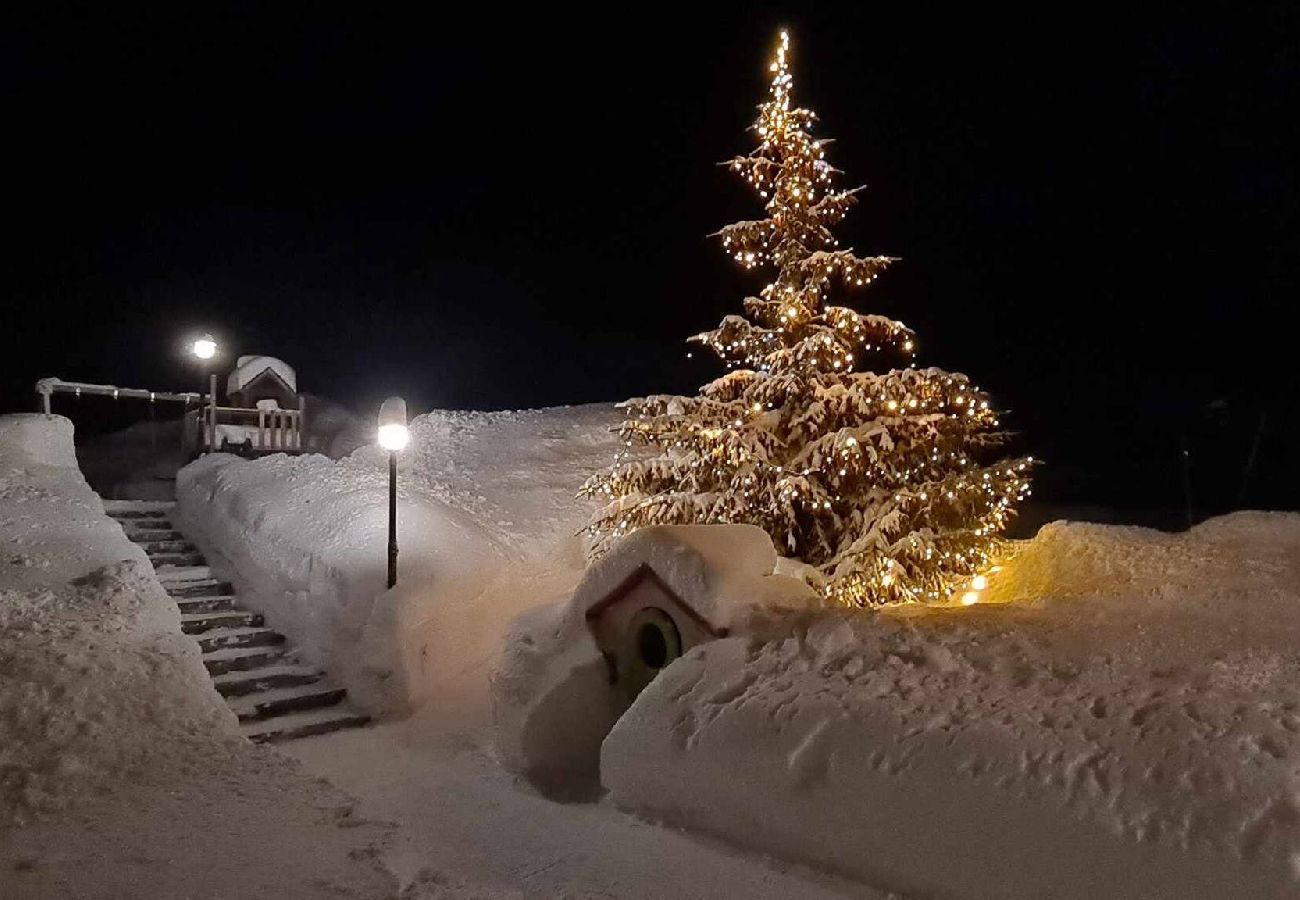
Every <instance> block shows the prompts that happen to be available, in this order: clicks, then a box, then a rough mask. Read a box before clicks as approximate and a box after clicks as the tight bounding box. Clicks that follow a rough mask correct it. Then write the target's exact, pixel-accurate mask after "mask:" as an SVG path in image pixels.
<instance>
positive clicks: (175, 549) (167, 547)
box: [131, 531, 198, 558]
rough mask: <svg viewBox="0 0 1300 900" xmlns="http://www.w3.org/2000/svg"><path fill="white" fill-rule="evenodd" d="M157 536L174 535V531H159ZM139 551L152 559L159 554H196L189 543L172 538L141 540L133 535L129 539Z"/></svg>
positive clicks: (193, 547)
mask: <svg viewBox="0 0 1300 900" xmlns="http://www.w3.org/2000/svg"><path fill="white" fill-rule="evenodd" d="M157 533H158V534H175V533H176V532H174V531H161V532H157ZM131 539H132V540H133V541H134V542H135V543H136V544H139V545H140V549H141V550H143V551H144V552H145V553H147V554H148V555H149V557H150V558H153V556H154V555H155V554H159V553H198V548H196V547H195V546H194V545H193V544H191V543H190V542H189V541H183V540H178V539H173V538H160V539H158V540H141V539H140V536H139V535H133V536H132V538H131Z"/></svg>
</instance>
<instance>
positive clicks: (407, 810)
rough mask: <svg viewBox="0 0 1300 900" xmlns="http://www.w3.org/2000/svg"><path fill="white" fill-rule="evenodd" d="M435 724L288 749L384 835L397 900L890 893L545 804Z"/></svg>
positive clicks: (612, 816)
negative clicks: (386, 827) (353, 800)
mask: <svg viewBox="0 0 1300 900" xmlns="http://www.w3.org/2000/svg"><path fill="white" fill-rule="evenodd" d="M436 716H437V713H436V711H434V712H432V713H431V715H430V716H424V717H421V718H419V719H416V720H413V721H409V722H399V723H394V724H390V725H384V726H380V727H376V728H369V729H365V730H362V731H354V732H348V733H339V734H334V735H326V736H323V737H318V738H308V739H306V740H302V741H296V742H294V743H292V744H289V745H286V746H285V747H284V748H283V749H284V750H285V751H286V752H288V753H290V754H291V755H293V756H294V757H296V758H297V759H299V760H300V761H301V762H302V763H303V764H304V766H305V768H306V769H307V770H308V771H309V772H312V773H314V774H316V775H319V776H321V777H323V778H328V779H329V780H330V781H331V782H333V783H334V784H336V785H337V786H339V787H340V788H342V789H344V790H345V791H347V792H348V793H349V794H351V795H353V796H355V797H357V798H359V802H358V807H357V814H358V815H359V816H361V817H362V818H364V819H369V820H382V821H384V822H386V823H389V824H391V826H392V827H393V832H392V834H391V836H390V838H389V840H388V841H387V842H386V849H385V850H384V851H383V853H382V855H381V860H382V862H383V864H384V867H385V868H386V869H388V870H389V871H390V872H392V873H393V874H394V875H395V876H396V877H397V879H398V882H399V884H400V885H401V886H402V887H403V889H405V890H406V891H407V892H408V893H404V894H403V895H402V896H403V898H404V900H428V898H435V897H436V898H443V897H456V896H471V897H538V898H542V897H546V898H551V897H557V898H558V897H565V898H579V897H581V898H591V897H619V898H667V897H671V898H681V900H685V898H696V897H698V898H709V900H716V898H720V897H744V898H749V900H763V898H773V900H776V898H782V900H787V898H807V900H819V898H831V897H862V898H870V900H881V898H885V897H890V896H893V895H890V894H885V893H880V892H877V891H873V890H871V889H869V888H867V887H865V886H862V885H859V884H856V883H851V882H846V881H838V880H834V879H830V878H827V877H825V876H823V875H820V874H817V873H814V872H812V871H811V870H808V869H804V868H801V867H799V866H794V865H789V864H786V863H783V862H780V861H777V860H771V859H765V858H763V857H759V856H756V855H753V854H748V853H743V852H741V851H738V850H735V849H732V848H731V847H729V846H727V845H725V844H722V843H720V842H716V841H712V840H709V839H707V838H702V837H700V836H698V835H691V834H687V833H685V832H680V831H674V830H671V829H667V828H661V827H659V826H656V825H652V824H648V823H646V822H643V821H640V820H638V819H636V818H634V817H632V816H628V815H626V814H624V813H620V812H619V811H618V810H616V809H614V808H613V807H612V806H610V805H608V804H607V803H598V804H597V803H591V804H585V803H578V804H562V803H556V802H554V801H552V800H548V799H545V798H543V797H541V796H539V795H537V794H536V793H535V792H533V791H532V790H530V789H529V788H527V787H525V786H524V785H522V784H520V783H519V782H518V780H517V779H516V778H514V777H513V776H511V775H510V773H508V772H506V771H505V770H503V769H502V768H501V767H500V766H499V765H497V763H495V762H494V761H493V760H492V759H490V758H489V757H488V755H487V754H486V753H485V752H484V751H483V750H482V749H481V748H480V747H478V746H477V745H476V743H475V742H474V741H472V740H470V739H469V738H468V737H466V736H463V735H457V734H455V733H449V732H448V731H446V730H445V729H443V728H441V727H439V726H438V725H437V724H436V722H435V719H436Z"/></svg>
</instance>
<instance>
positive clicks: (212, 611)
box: [104, 500, 369, 741]
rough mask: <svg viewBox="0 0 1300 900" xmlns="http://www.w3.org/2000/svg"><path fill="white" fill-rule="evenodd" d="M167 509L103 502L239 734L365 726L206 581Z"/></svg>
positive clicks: (278, 637) (279, 638)
mask: <svg viewBox="0 0 1300 900" xmlns="http://www.w3.org/2000/svg"><path fill="white" fill-rule="evenodd" d="M173 505H174V504H172V503H170V502H158V501H146V500H106V501H104V509H105V510H106V511H107V512H108V514H109V515H110V516H112V517H113V518H114V519H116V520H117V522H118V523H119V524H120V525H121V526H122V530H123V531H125V532H126V536H127V537H128V538H130V539H131V540H132V541H134V542H135V543H137V544H139V545H140V546H141V547H143V548H144V551H145V553H146V554H148V556H149V559H150V561H151V562H152V563H153V565H154V570H155V572H157V574H158V580H159V581H160V582H162V585H163V587H164V588H165V589H166V590H167V593H168V594H169V595H170V596H171V597H172V598H173V599H174V600H175V601H176V603H177V605H178V606H179V607H180V611H181V630H183V631H184V632H185V633H186V634H189V635H193V637H194V639H195V640H196V641H198V644H199V648H200V650H202V652H203V664H204V666H206V667H207V670H208V674H210V675H211V676H212V682H213V684H214V685H215V686H216V688H217V691H218V692H219V693H220V694H221V695H222V696H223V697H225V698H226V703H227V704H229V705H230V708H231V709H233V710H234V711H235V714H236V715H237V716H239V724H240V727H241V728H242V729H243V731H244V734H246V735H247V736H248V737H249V738H250V739H251V740H254V741H277V740H287V739H289V738H298V737H306V736H307V735H312V734H324V733H326V732H329V731H337V730H338V729H340V728H353V727H356V726H359V725H364V724H366V722H368V721H369V717H368V716H366V715H364V714H362V713H359V712H357V711H356V710H354V709H352V708H351V707H349V706H348V705H347V704H346V703H345V702H344V698H345V697H346V694H347V692H346V691H345V690H344V689H343V688H339V687H335V686H334V685H332V684H330V683H329V682H328V681H327V680H325V675H324V673H323V672H320V671H318V670H316V669H314V668H311V667H308V666H303V665H301V664H299V663H298V662H297V661H296V659H295V658H294V656H293V653H292V651H291V650H290V649H289V648H288V646H287V645H286V642H285V637H284V635H283V634H280V633H279V632H278V631H274V630H272V629H270V628H267V627H265V624H264V621H263V618H262V615H261V613H257V612H251V611H249V610H246V609H243V608H241V607H240V605H239V599H238V598H237V597H236V596H235V593H234V590H233V589H232V588H231V586H230V585H229V584H228V583H226V582H224V581H218V580H217V579H215V578H213V577H212V571H211V569H209V568H208V566H207V564H206V560H204V558H203V555H202V554H201V553H199V551H198V549H197V548H196V547H195V546H194V545H193V544H191V543H190V542H189V541H187V540H186V539H185V537H184V535H182V534H181V533H180V532H179V531H177V530H176V529H175V527H174V526H173V525H172V523H171V521H170V519H169V515H170V512H171V509H172V507H173Z"/></svg>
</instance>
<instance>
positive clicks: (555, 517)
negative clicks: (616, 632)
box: [177, 406, 617, 716]
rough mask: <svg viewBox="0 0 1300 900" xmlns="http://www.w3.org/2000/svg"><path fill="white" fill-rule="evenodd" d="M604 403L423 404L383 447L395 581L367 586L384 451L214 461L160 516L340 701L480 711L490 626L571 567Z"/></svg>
mask: <svg viewBox="0 0 1300 900" xmlns="http://www.w3.org/2000/svg"><path fill="white" fill-rule="evenodd" d="M616 421H617V418H616V414H615V411H614V410H613V409H612V407H608V406H593V407H579V408H573V409H567V408H566V409H554V410H529V411H522V412H503V413H461V412H446V411H438V412H433V413H430V414H428V415H426V416H419V417H417V418H416V419H415V420H414V421H413V422H412V423H411V444H410V447H409V448H408V449H407V450H406V451H404V452H403V453H402V454H401V455H400V456H399V473H398V542H399V545H400V554H399V562H398V568H399V581H398V586H397V588H396V589H394V590H392V591H388V590H386V589H385V586H384V585H385V573H386V566H387V528H388V519H387V516H388V495H387V491H388V468H387V465H388V464H387V457H386V455H385V454H384V453H383V452H382V451H380V450H378V449H377V448H375V447H373V446H366V447H362V448H360V449H358V450H357V451H355V452H354V453H352V454H351V455H350V456H348V457H347V458H345V459H342V460H339V461H331V460H329V459H326V458H325V457H322V456H316V455H308V456H299V457H289V456H284V455H277V456H270V457H266V458H263V459H259V460H244V459H239V458H236V457H231V456H226V455H220V454H219V455H213V456H208V457H206V458H203V459H200V460H198V461H196V462H195V463H193V464H192V465H190V466H188V467H186V468H185V469H183V470H182V471H181V472H180V474H179V476H178V478H177V500H178V518H179V519H180V521H181V523H182V525H183V527H184V528H185V529H186V531H187V533H188V534H190V535H191V536H192V537H193V538H195V539H196V540H197V541H198V542H199V544H200V545H201V546H203V547H204V549H205V550H206V551H208V553H209V559H210V560H211V561H213V563H214V565H216V566H217V567H218V570H219V571H221V570H222V569H224V571H225V572H226V574H228V575H230V576H232V577H233V578H234V580H235V581H236V583H237V586H238V588H239V590H240V593H241V595H242V596H244V597H245V599H246V601H247V603H248V605H249V606H250V607H251V608H255V609H258V610H260V611H263V612H265V613H266V614H267V618H268V621H269V623H270V624H271V625H272V626H273V627H275V628H277V629H279V630H281V631H283V632H285V633H286V634H288V635H289V636H290V638H291V640H292V641H293V642H294V643H295V645H297V646H298V647H299V648H300V649H301V650H302V652H303V654H304V656H305V658H307V659H308V660H309V661H311V662H314V663H316V664H318V665H321V666H324V667H325V668H327V669H328V670H329V671H330V673H331V676H332V677H334V678H336V679H337V680H338V681H340V682H341V683H342V684H343V685H344V686H345V687H347V688H348V690H349V692H350V693H351V695H352V696H353V698H354V699H356V700H357V702H358V703H360V704H361V705H363V706H365V707H366V708H367V709H368V710H370V711H372V712H376V713H381V714H382V713H387V714H392V715H402V714H407V713H409V712H411V711H413V710H415V709H417V708H419V707H420V706H421V705H422V704H424V703H425V702H427V701H428V700H429V699H430V697H432V696H434V695H435V694H436V696H437V697H438V699H439V709H440V710H443V711H445V710H446V707H447V704H451V703H455V704H460V705H461V706H463V707H464V708H466V709H467V710H468V709H470V708H473V707H477V711H478V714H481V715H483V716H486V708H487V701H486V691H487V687H486V684H487V671H488V668H489V665H490V661H491V660H492V659H494V658H495V657H496V656H497V654H498V653H499V648H500V641H501V638H502V635H503V634H504V632H505V630H506V625H507V623H508V622H509V621H510V619H512V618H513V617H514V616H516V615H518V614H519V613H520V612H521V611H522V610H525V609H528V608H529V607H531V606H535V605H538V604H541V603H546V602H549V601H551V600H553V599H554V598H555V597H556V596H558V595H560V594H562V593H563V592H565V591H567V590H568V589H569V588H570V587H571V586H572V584H573V582H574V581H575V580H576V579H577V573H578V571H579V570H580V567H581V565H582V560H583V553H582V546H581V543H580V541H579V540H578V539H577V538H576V537H575V532H576V531H577V529H578V528H579V527H580V526H581V525H582V524H583V523H584V522H585V520H586V517H587V516H588V514H589V509H588V507H587V505H586V503H585V502H584V501H578V500H576V499H575V496H574V495H575V494H576V491H577V488H578V486H579V485H580V484H581V482H582V479H583V478H584V477H585V474H586V473H588V472H590V471H591V470H592V469H593V468H595V467H596V466H599V465H607V464H608V462H609V460H610V459H611V458H612V455H613V453H614V447H615V445H616V443H617V441H616V438H615V437H614V436H613V435H612V434H611V433H610V432H609V428H610V427H611V426H612V425H613V424H615V423H616Z"/></svg>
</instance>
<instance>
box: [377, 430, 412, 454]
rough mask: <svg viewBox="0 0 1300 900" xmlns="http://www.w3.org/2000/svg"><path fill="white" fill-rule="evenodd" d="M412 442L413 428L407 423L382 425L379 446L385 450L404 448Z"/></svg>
mask: <svg viewBox="0 0 1300 900" xmlns="http://www.w3.org/2000/svg"><path fill="white" fill-rule="evenodd" d="M410 442H411V430H410V429H409V428H407V427H406V426H405V425H380V426H379V446H381V447H383V448H384V449H385V450H393V451H396V450H403V449H405V448H406V445H407V444H409V443H410Z"/></svg>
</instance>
